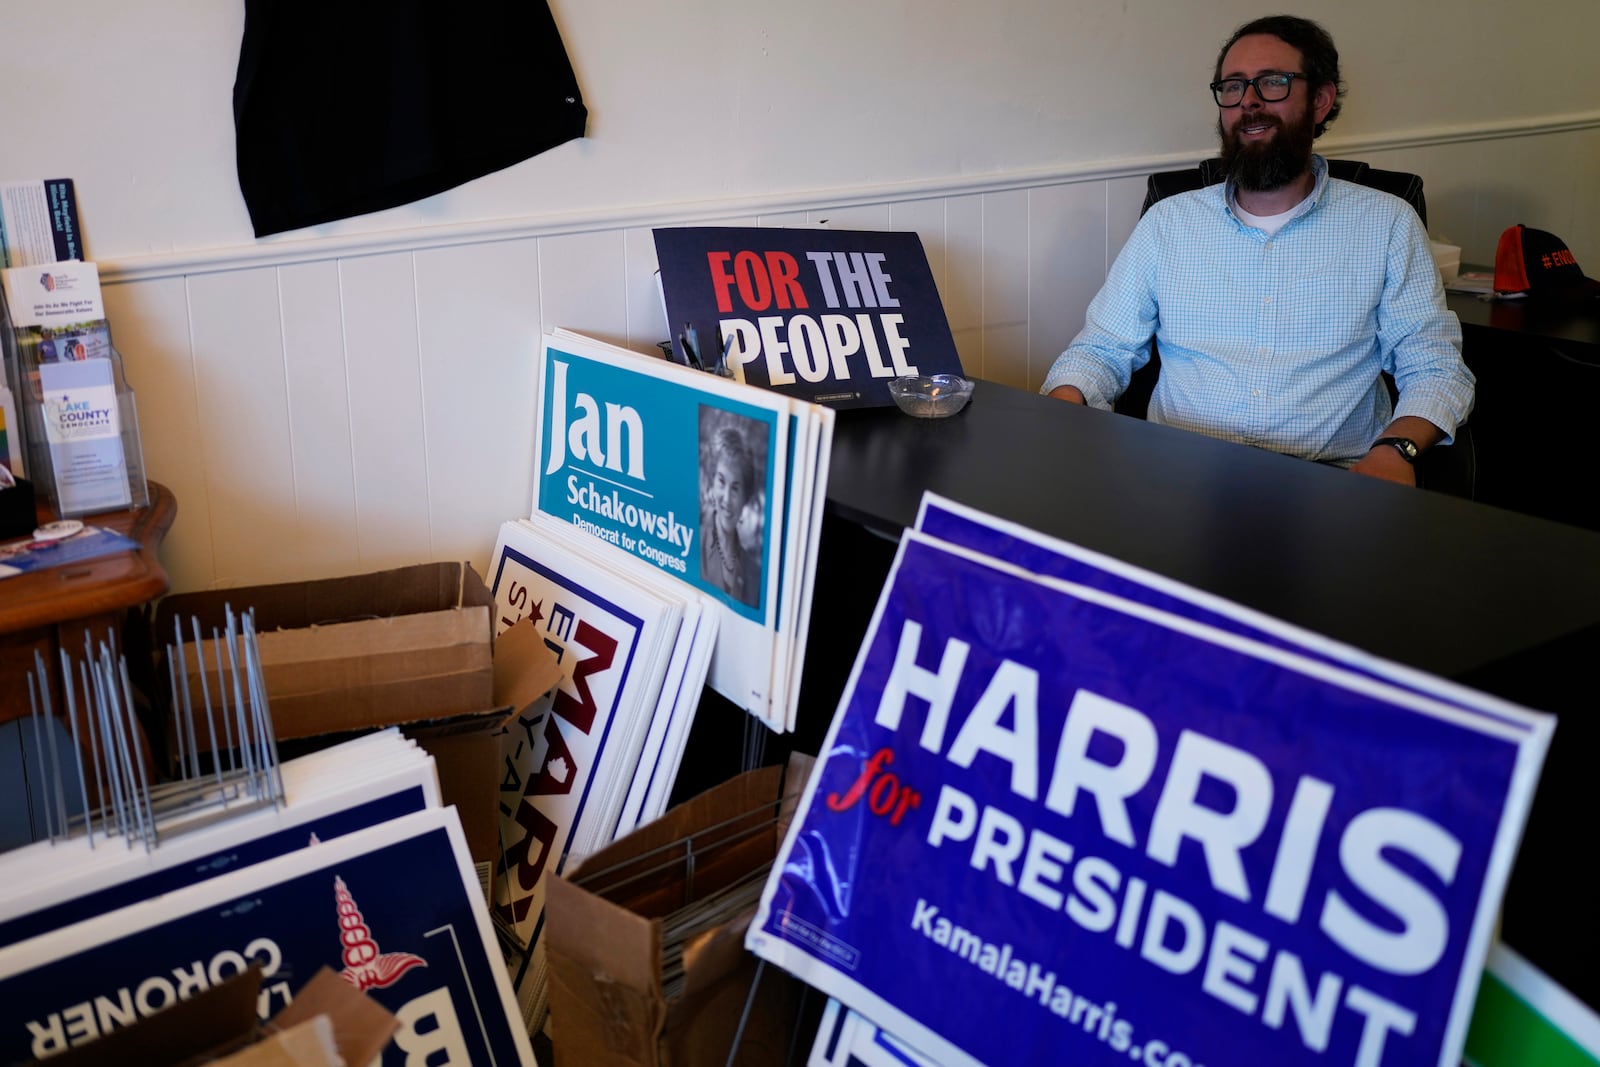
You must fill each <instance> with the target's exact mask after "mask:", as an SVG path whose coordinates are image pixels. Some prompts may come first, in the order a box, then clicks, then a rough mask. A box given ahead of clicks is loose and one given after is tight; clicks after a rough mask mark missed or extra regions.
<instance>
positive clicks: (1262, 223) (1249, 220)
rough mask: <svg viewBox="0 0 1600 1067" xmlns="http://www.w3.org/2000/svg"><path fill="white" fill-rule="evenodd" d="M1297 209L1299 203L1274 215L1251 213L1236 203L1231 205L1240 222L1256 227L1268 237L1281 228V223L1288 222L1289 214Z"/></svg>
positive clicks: (1298, 208)
mask: <svg viewBox="0 0 1600 1067" xmlns="http://www.w3.org/2000/svg"><path fill="white" fill-rule="evenodd" d="M1299 210H1300V205H1299V204H1296V205H1295V206H1294V207H1292V208H1290V209H1289V210H1288V211H1280V212H1278V213H1277V214H1276V215H1252V214H1250V212H1248V211H1246V210H1245V209H1244V208H1242V207H1240V206H1239V205H1238V204H1234V205H1233V213H1234V214H1235V215H1238V216H1239V221H1240V222H1242V223H1244V224H1245V225H1246V226H1254V227H1255V228H1256V229H1258V230H1261V231H1263V232H1264V233H1265V234H1266V235H1267V236H1268V237H1271V236H1272V235H1273V234H1275V233H1277V232H1278V231H1279V230H1281V229H1283V224H1284V223H1286V222H1288V221H1289V218H1290V216H1292V215H1293V214H1294V213H1295V212H1296V211H1299Z"/></svg>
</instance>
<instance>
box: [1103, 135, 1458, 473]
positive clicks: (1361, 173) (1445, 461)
mask: <svg viewBox="0 0 1600 1067" xmlns="http://www.w3.org/2000/svg"><path fill="white" fill-rule="evenodd" d="M1226 176H1227V173H1226V171H1224V169H1223V166H1222V160H1221V159H1219V158H1216V157H1213V158H1211V159H1206V160H1202V161H1201V162H1200V165H1199V166H1196V167H1185V168H1183V169H1182V170H1164V171H1159V172H1157V173H1155V174H1152V175H1150V178H1149V180H1148V182H1147V183H1146V187H1145V195H1144V204H1143V205H1141V206H1140V208H1139V214H1140V216H1141V217H1142V216H1143V215H1144V213H1145V212H1146V211H1149V210H1150V205H1152V204H1154V203H1155V202H1156V201H1157V200H1162V199H1165V198H1166V197H1169V196H1172V195H1174V194H1176V193H1187V192H1190V191H1192V190H1195V189H1203V188H1205V187H1206V186H1208V185H1215V184H1217V183H1218V182H1220V181H1222V180H1223V178H1225V177H1226ZM1328 176H1329V177H1330V178H1342V179H1343V180H1345V181H1347V182H1355V183H1356V184H1357V185H1365V186H1368V187H1370V188H1373V189H1381V190H1382V191H1384V192H1386V193H1392V194H1394V195H1395V196H1398V197H1399V198H1400V199H1402V200H1404V201H1405V202H1406V203H1408V204H1410V205H1411V207H1412V209H1413V210H1415V211H1416V213H1417V217H1418V218H1420V219H1421V220H1422V225H1423V226H1424V227H1426V226H1427V225H1428V201H1427V199H1426V198H1425V197H1424V196H1423V193H1422V178H1421V177H1420V176H1419V175H1416V174H1409V173H1407V172H1405V171H1399V170H1380V169H1378V168H1377V167H1371V166H1368V165H1367V164H1365V163H1363V162H1361V161H1359V160H1354V159H1330V160H1328ZM1160 376H1161V356H1160V354H1159V353H1157V352H1156V350H1155V345H1154V343H1152V344H1151V346H1150V362H1148V363H1146V364H1145V365H1144V366H1143V367H1140V368H1139V369H1138V370H1137V371H1135V372H1134V374H1133V377H1132V378H1131V379H1130V380H1129V382H1128V388H1127V389H1126V390H1124V391H1123V394H1122V395H1121V396H1120V397H1118V398H1117V402H1116V404H1114V405H1113V408H1114V410H1116V411H1118V412H1120V413H1121V414H1123V415H1132V416H1133V417H1134V418H1139V419H1142V418H1144V417H1145V415H1146V413H1147V412H1148V410H1149V407H1150V394H1151V393H1152V392H1154V390H1155V387H1156V379H1157V378H1159V377H1160ZM1384 382H1385V383H1386V384H1387V385H1388V387H1389V398H1390V400H1391V401H1393V400H1394V398H1395V396H1396V392H1395V387H1394V382H1393V381H1392V380H1390V378H1389V376H1388V375H1387V374H1386V375H1384ZM1476 479H1477V456H1476V454H1475V452H1474V448H1473V442H1472V431H1471V429H1470V428H1469V427H1468V426H1467V425H1466V424H1465V423H1463V424H1462V425H1460V426H1458V427H1457V428H1456V434H1455V441H1454V443H1453V444H1451V445H1450V447H1448V448H1432V449H1429V450H1428V451H1427V452H1426V453H1424V454H1423V457H1422V462H1421V463H1420V464H1419V466H1418V468H1417V482H1418V484H1420V485H1423V486H1426V487H1427V488H1429V489H1436V490H1438V491H1440V492H1444V493H1450V494H1451V495H1453V496H1464V497H1466V498H1468V499H1471V498H1472V495H1473V492H1474V489H1475V482H1476Z"/></svg>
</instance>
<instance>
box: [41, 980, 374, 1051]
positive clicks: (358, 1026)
mask: <svg viewBox="0 0 1600 1067" xmlns="http://www.w3.org/2000/svg"><path fill="white" fill-rule="evenodd" d="M260 994H261V968H260V967H259V966H255V967H251V968H250V969H249V970H247V971H244V972H242V973H240V974H236V975H234V976H232V977H231V978H228V979H226V980H225V981H222V982H219V983H217V984H216V985H212V986H210V987H208V988H207V989H205V990H203V991H201V992H199V993H196V994H195V995H194V996H192V997H189V998H188V999H187V1000H180V1001H178V1002H177V1003H175V1004H173V1005H171V1006H170V1007H167V1008H163V1009H162V1010H161V1011H158V1012H156V1013H155V1014H154V1015H149V1016H146V1017H144V1018H142V1019H140V1020H139V1021H138V1022H136V1023H134V1024H133V1025H132V1026H126V1027H121V1028H119V1029H116V1030H112V1031H110V1032H108V1033H107V1034H106V1035H105V1036H103V1037H100V1038H97V1039H96V1040H94V1041H91V1042H89V1043H88V1044H84V1045H78V1046H76V1047H74V1048H70V1049H68V1050H66V1051H65V1052H62V1053H60V1054H59V1055H57V1056H53V1057H51V1059H50V1062H51V1063H53V1064H60V1065H61V1067H125V1065H127V1064H141V1065H143V1067H158V1065H165V1064H172V1065H179V1064H192V1063H217V1064H226V1065H228V1067H278V1065H284V1067H317V1065H321V1064H329V1065H331V1064H336V1063H348V1064H366V1063H371V1062H372V1061H373V1058H374V1057H375V1056H377V1055H378V1054H379V1053H381V1052H382V1051H383V1047H384V1046H385V1045H387V1044H388V1043H389V1039H390V1038H392V1037H393V1036H394V1033H395V1031H396V1030H397V1029H399V1025H400V1024H399V1022H398V1020H396V1019H395V1017H394V1015H393V1014H392V1013H391V1012H390V1011H389V1010H388V1009H386V1008H384V1007H383V1006H382V1005H381V1004H379V1003H378V1002H377V1001H375V1000H373V999H372V998H371V997H369V996H367V995H366V994H365V993H362V992H360V991H359V990H357V989H356V988H355V987H354V986H352V985H350V984H349V983H348V982H346V981H344V980H343V979H342V978H340V977H339V976H338V975H337V974H335V973H334V972H333V971H331V970H329V969H328V968H326V967H323V968H322V969H321V970H319V971H317V973H316V974H315V975H313V976H312V977H311V981H309V982H307V983H306V985H305V986H304V987H303V988H302V989H301V990H300V991H299V992H298V993H296V994H295V997H294V1000H293V1001H291V1002H290V1003H289V1005H288V1006H287V1007H285V1008H284V1009H283V1010H282V1011H281V1012H279V1013H278V1014H277V1015H275V1016H274V1017H273V1018H272V1020H271V1021H270V1022H268V1023H267V1024H265V1026H263V1025H262V1023H261V1022H260V1020H259V1018H258V1017H257V1015H256V1006H257V1004H258V1002H259V998H260ZM330 1046H331V1047H332V1049H333V1052H334V1055H333V1056H332V1057H330V1056H329V1055H328V1049H329V1048H330Z"/></svg>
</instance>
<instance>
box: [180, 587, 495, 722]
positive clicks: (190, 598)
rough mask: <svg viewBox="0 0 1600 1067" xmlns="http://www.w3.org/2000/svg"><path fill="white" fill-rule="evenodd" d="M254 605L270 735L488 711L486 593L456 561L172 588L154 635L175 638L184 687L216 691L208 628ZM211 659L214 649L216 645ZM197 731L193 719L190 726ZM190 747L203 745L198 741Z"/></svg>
mask: <svg viewBox="0 0 1600 1067" xmlns="http://www.w3.org/2000/svg"><path fill="white" fill-rule="evenodd" d="M230 605H231V606H232V608H233V610H234V612H235V613H236V614H237V613H240V612H243V611H244V610H245V609H254V611H255V626H256V634H257V639H258V643H259V647H260V651H261V672H262V676H263V677H264V679H265V680H266V683H267V697H268V699H269V701H270V702H271V705H272V720H273V726H274V729H275V730H276V732H277V735H278V739H279V740H288V739H293V738H296V737H312V736H316V735H320V734H330V733H338V732H340V731H343V730H352V729H359V728H362V727H372V726H377V725H390V724H393V723H403V722H415V721H420V720H426V719H436V718H441V717H444V716H450V715H456V714H459V713H460V712H462V711H467V710H481V709H484V708H488V707H491V706H492V705H493V704H494V663H493V658H492V641H493V633H494V630H493V628H492V625H491V623H492V620H491V617H490V616H491V613H492V612H493V610H494V598H493V597H492V596H491V595H490V593H489V590H488V589H487V588H485V586H484V584H483V579H482V578H480V577H478V574H477V572H476V571H474V570H473V569H472V567H471V566H470V565H469V564H466V563H424V564H419V565H417V566H413V567H401V568H398V569H396V570H389V571H379V572H377V573H374V574H362V575H355V576H352V577H347V578H329V579H324V580H321V581H310V582H287V583H283V584H278V585H257V586H247V587H244V588H238V589H218V590H210V591H207V592H203V593H183V594H179V595H177V596H170V597H167V598H166V599H164V600H162V601H161V604H160V606H159V608H158V609H157V612H156V623H155V639H156V641H157V642H159V643H160V644H161V645H162V646H165V645H166V644H168V643H170V642H171V641H172V640H173V634H174V621H176V622H177V623H178V624H179V625H180V629H181V632H182V634H183V637H184V648H183V659H184V663H185V666H186V668H187V670H186V673H187V675H188V683H189V692H190V693H191V694H192V696H193V697H194V698H195V699H198V698H199V696H200V694H201V692H202V689H203V687H202V684H201V678H200V665H201V662H202V658H201V654H200V652H198V651H197V650H196V649H195V646H194V643H193V639H192V632H193V631H192V626H193V624H192V622H191V621H190V620H191V619H197V620H199V623H200V630H201V634H202V637H203V638H204V642H203V643H204V645H205V648H204V664H205V675H206V678H205V686H206V687H209V689H210V692H211V693H213V694H215V693H217V692H219V686H220V685H221V678H222V675H221V673H220V669H221V667H222V666H223V665H221V664H219V663H218V662H217V661H218V659H219V654H218V650H217V646H216V645H215V644H214V643H213V641H212V639H211V638H212V633H213V631H214V630H215V631H219V632H224V633H225V629H224V628H225V625H226V617H227V615H226V613H227V608H228V607H229V606H230ZM222 653H223V654H224V655H225V654H226V645H225V643H224V645H223V648H222ZM195 728H196V730H197V731H203V730H204V729H205V724H204V723H203V722H199V721H197V722H196V723H195ZM199 743H200V745H201V747H202V748H209V747H210V744H209V739H207V738H201V739H200V740H199Z"/></svg>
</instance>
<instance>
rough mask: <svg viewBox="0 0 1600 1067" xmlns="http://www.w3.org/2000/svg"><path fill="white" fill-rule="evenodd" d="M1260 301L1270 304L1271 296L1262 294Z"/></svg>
mask: <svg viewBox="0 0 1600 1067" xmlns="http://www.w3.org/2000/svg"><path fill="white" fill-rule="evenodd" d="M1261 302H1262V303H1263V304H1270V303H1272V297H1270V296H1264V297H1262V298H1261Z"/></svg>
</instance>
